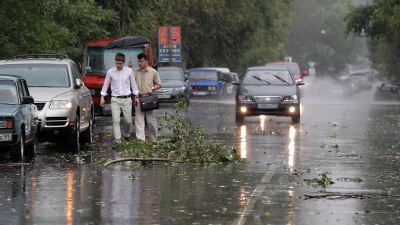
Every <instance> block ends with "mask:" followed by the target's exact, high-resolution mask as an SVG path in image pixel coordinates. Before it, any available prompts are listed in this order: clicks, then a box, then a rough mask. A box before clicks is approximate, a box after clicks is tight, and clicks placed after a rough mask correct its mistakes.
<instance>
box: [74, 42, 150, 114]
mask: <svg viewBox="0 0 400 225" xmlns="http://www.w3.org/2000/svg"><path fill="white" fill-rule="evenodd" d="M121 43H122V45H121ZM118 52H121V53H124V54H125V57H126V59H125V66H128V63H129V61H131V62H132V63H133V68H132V69H133V70H135V69H136V68H138V67H139V64H138V59H137V55H138V54H139V53H146V54H147V56H148V57H149V66H151V67H156V66H155V64H154V58H153V50H152V48H151V44H150V42H149V41H148V40H147V39H145V38H143V37H131V36H128V37H123V38H105V39H103V40H97V41H92V42H90V43H88V44H86V45H85V52H84V60H83V68H82V75H83V82H84V83H85V85H86V87H87V88H89V90H90V94H91V95H92V98H93V102H94V107H95V113H101V114H104V115H110V114H111V108H110V100H111V97H110V96H111V94H110V93H111V90H110V88H108V95H107V96H106V97H105V101H106V104H105V107H104V108H103V107H101V106H100V91H101V88H102V87H103V83H104V80H105V77H106V73H107V71H108V70H109V69H111V68H112V67H114V66H115V54H116V53H118ZM133 112H134V110H133Z"/></svg>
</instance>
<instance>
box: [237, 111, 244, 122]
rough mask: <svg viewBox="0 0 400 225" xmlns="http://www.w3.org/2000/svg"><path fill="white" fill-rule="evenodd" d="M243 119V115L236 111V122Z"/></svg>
mask: <svg viewBox="0 0 400 225" xmlns="http://www.w3.org/2000/svg"><path fill="white" fill-rule="evenodd" d="M243 120H244V116H243V115H240V113H239V112H236V123H242V122H243Z"/></svg>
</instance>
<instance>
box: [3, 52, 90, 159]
mask: <svg viewBox="0 0 400 225" xmlns="http://www.w3.org/2000/svg"><path fill="white" fill-rule="evenodd" d="M2 73H3V74H16V75H19V76H21V77H23V78H24V79H25V80H26V83H27V85H28V87H29V91H30V92H31V94H32V96H33V97H34V99H35V105H36V106H37V108H38V110H39V122H40V126H39V131H40V132H39V140H47V141H59V142H62V143H63V144H65V145H67V146H68V148H69V150H70V151H72V152H78V151H79V150H80V144H81V143H80V142H84V143H92V142H93V118H94V117H93V101H92V96H91V95H90V92H89V89H88V88H86V87H85V85H84V84H83V81H82V77H81V73H80V72H79V70H78V67H77V66H76V64H75V62H74V61H72V60H71V59H69V58H68V56H66V55H43V54H37V55H20V56H14V57H13V59H12V60H1V61H0V74H2Z"/></svg>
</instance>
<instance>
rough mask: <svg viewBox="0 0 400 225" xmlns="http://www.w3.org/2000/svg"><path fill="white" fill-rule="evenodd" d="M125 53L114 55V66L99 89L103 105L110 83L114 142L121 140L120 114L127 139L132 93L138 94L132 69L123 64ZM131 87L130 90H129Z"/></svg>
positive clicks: (130, 125)
mask: <svg viewBox="0 0 400 225" xmlns="http://www.w3.org/2000/svg"><path fill="white" fill-rule="evenodd" d="M124 63H125V55H124V54H122V53H117V54H116V55H115V65H116V66H115V67H113V68H111V69H109V70H108V71H107V75H106V79H105V81H104V84H103V88H102V89H101V92H100V94H101V98H100V105H101V106H102V107H104V103H105V101H104V96H106V95H107V89H108V86H109V85H110V83H111V115H112V123H113V131H114V138H115V143H120V142H121V128H120V115H121V112H122V115H123V117H124V124H123V127H122V136H123V138H124V139H125V140H127V141H129V137H130V135H131V128H132V94H133V95H134V96H136V95H138V94H139V90H138V88H137V85H136V81H135V76H134V75H133V71H132V70H131V69H130V68H128V67H126V66H124ZM131 88H132V91H131Z"/></svg>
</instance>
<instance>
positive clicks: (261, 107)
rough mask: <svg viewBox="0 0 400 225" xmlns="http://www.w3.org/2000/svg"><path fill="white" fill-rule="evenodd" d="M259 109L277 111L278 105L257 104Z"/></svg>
mask: <svg viewBox="0 0 400 225" xmlns="http://www.w3.org/2000/svg"><path fill="white" fill-rule="evenodd" d="M258 108H259V109H277V108H278V104H258Z"/></svg>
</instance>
